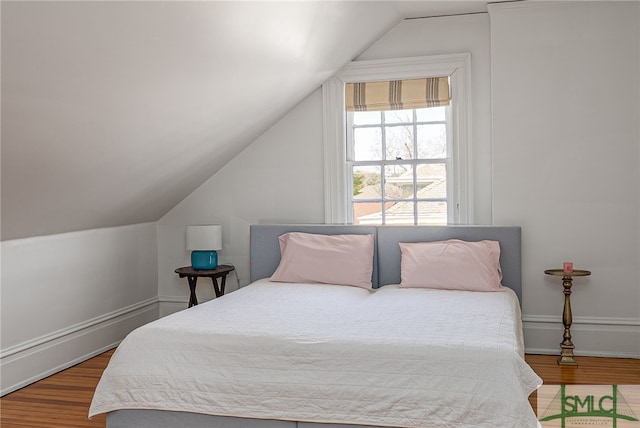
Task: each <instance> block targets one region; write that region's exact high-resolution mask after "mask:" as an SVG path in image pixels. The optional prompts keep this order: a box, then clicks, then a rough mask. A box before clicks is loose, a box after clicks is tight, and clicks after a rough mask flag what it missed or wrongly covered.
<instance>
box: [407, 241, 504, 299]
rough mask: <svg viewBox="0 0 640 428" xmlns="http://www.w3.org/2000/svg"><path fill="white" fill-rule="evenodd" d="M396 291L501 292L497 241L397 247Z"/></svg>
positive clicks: (423, 243) (429, 243) (448, 242)
mask: <svg viewBox="0 0 640 428" xmlns="http://www.w3.org/2000/svg"><path fill="white" fill-rule="evenodd" d="M400 251H401V253H402V261H401V265H400V277H401V282H400V287H406V288H440V289H446V290H470V291H504V288H502V284H501V281H502V270H501V269H500V243H499V242H498V241H479V242H466V241H460V240H457V239H452V240H449V241H437V242H418V243H404V242H401V243H400Z"/></svg>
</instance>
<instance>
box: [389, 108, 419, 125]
mask: <svg viewBox="0 0 640 428" xmlns="http://www.w3.org/2000/svg"><path fill="white" fill-rule="evenodd" d="M384 121H385V123H411V122H413V110H390V111H385V112H384Z"/></svg>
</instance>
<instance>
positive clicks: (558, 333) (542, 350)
mask: <svg viewBox="0 0 640 428" xmlns="http://www.w3.org/2000/svg"><path fill="white" fill-rule="evenodd" d="M522 321H523V329H524V337H525V351H526V352H527V353H530V354H559V353H560V342H561V341H562V334H563V332H564V326H563V325H562V318H561V317H560V316H546V315H525V316H523V317H522ZM638 331H640V319H638V318H614V317H574V318H573V323H572V325H571V340H572V342H573V344H574V345H575V347H576V348H575V350H574V353H575V355H577V356H580V355H583V356H594V357H618V358H640V334H638Z"/></svg>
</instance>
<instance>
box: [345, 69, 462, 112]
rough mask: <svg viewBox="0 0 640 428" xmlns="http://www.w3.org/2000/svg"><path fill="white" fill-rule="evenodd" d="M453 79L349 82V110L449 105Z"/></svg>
mask: <svg viewBox="0 0 640 428" xmlns="http://www.w3.org/2000/svg"><path fill="white" fill-rule="evenodd" d="M450 98H451V97H450V95H449V78H448V77H429V78H426V79H410V80H391V81H387V82H361V83H347V84H346V87H345V105H346V109H347V111H386V110H403V109H414V108H425V107H439V106H447V105H449V100H450Z"/></svg>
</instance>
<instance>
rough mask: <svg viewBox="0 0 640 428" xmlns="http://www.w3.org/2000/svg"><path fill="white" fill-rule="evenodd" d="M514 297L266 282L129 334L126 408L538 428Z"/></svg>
mask: <svg viewBox="0 0 640 428" xmlns="http://www.w3.org/2000/svg"><path fill="white" fill-rule="evenodd" d="M541 383H542V381H541V380H540V378H539V377H538V376H537V375H536V374H535V373H534V372H533V370H532V369H531V368H530V367H529V366H528V365H527V364H526V362H525V361H524V359H523V339H522V326H521V322H520V309H519V306H518V303H517V298H516V297H515V294H514V293H513V292H512V291H511V290H508V291H507V292H504V293H501V292H497V293H479V292H465V291H442V290H427V289H401V288H398V287H397V286H385V287H383V288H381V289H379V290H377V291H368V290H364V289H360V288H356V287H348V286H336V285H319V284H284V283H275V282H269V281H266V280H261V281H258V282H256V283H254V284H252V285H249V286H247V287H245V288H242V289H240V290H238V291H236V292H233V293H230V294H228V295H226V296H224V297H222V298H219V299H215V300H212V301H210V302H207V303H204V304H201V305H198V306H195V307H193V308H191V309H188V310H184V311H181V312H178V313H176V314H173V315H171V316H168V317H165V318H162V319H160V320H158V321H156V322H153V323H150V324H148V325H145V326H143V327H141V328H139V329H137V330H135V331H134V332H132V333H131V334H130V335H129V336H128V337H127V338H126V339H125V340H124V341H123V342H122V344H121V345H120V346H119V348H118V350H117V351H116V353H115V354H114V355H113V357H112V359H111V362H110V363H109V366H108V368H107V369H106V370H105V372H104V374H103V377H102V379H101V380H100V383H99V385H98V387H97V389H96V392H95V396H94V398H93V402H92V404H91V409H90V416H91V415H95V414H99V413H104V412H109V411H112V410H118V409H161V410H174V411H187V412H195V413H205V414H213V415H226V416H238V417H251V418H260V419H280V420H294V421H309V422H325V423H351V424H363V425H378V426H394V427H426V426H429V427H456V428H462V427H469V428H471V427H474V428H477V427H491V428H496V427H505V428H518V427H527V428H528V427H535V426H536V424H537V420H536V417H535V415H534V413H533V410H532V409H531V406H530V405H529V403H528V401H527V397H528V395H529V394H530V393H531V392H532V391H534V390H535V389H536V387H537V386H538V385H540V384H541Z"/></svg>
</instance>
